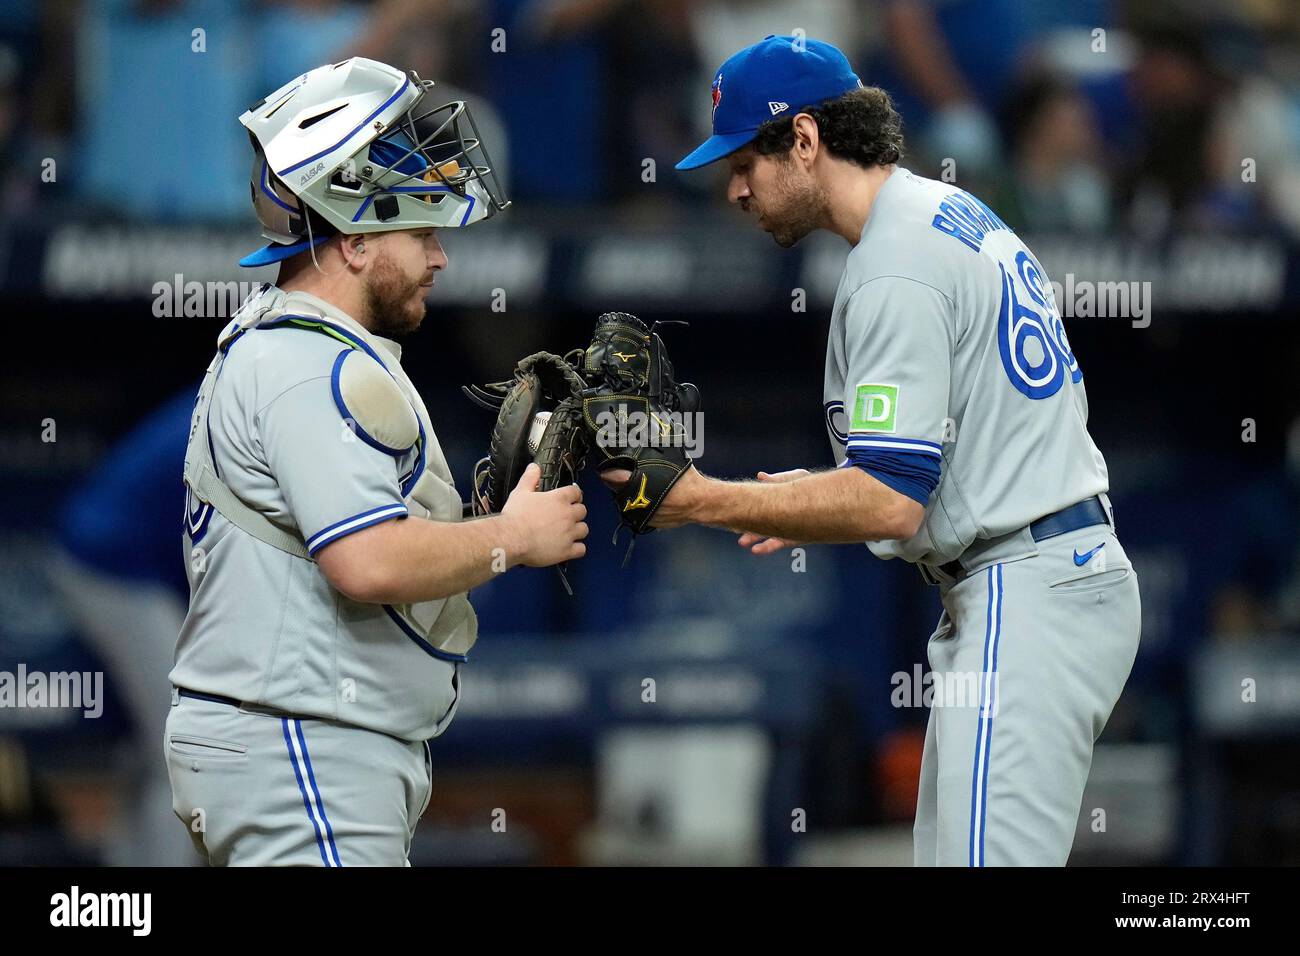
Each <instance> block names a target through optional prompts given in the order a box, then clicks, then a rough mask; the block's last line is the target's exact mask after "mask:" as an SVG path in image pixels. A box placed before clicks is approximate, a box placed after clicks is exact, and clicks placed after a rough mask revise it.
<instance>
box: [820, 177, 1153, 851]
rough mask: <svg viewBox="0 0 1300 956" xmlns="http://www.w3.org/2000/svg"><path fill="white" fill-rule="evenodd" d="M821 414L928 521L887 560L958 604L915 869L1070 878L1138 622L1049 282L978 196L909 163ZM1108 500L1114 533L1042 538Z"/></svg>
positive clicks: (845, 313)
mask: <svg viewBox="0 0 1300 956" xmlns="http://www.w3.org/2000/svg"><path fill="white" fill-rule="evenodd" d="M823 402H824V404H825V410H826V421H827V426H828V428H829V431H830V436H831V441H832V447H833V449H834V451H835V453H836V457H837V459H841V460H842V461H841V463H842V465H845V466H849V465H852V466H859V467H862V468H863V469H864V470H866V471H868V472H869V473H871V474H873V475H875V476H876V477H878V478H879V479H880V480H881V481H883V482H885V483H886V484H888V485H890V486H891V487H893V488H895V489H896V490H898V491H900V492H902V493H905V494H908V495H910V496H911V497H913V498H914V499H915V500H917V501H920V502H922V503H923V504H924V505H925V517H924V520H923V522H922V524H921V527H920V529H919V530H918V531H917V533H916V534H915V535H913V536H912V537H911V538H908V539H906V540H902V541H881V542H872V543H871V545H870V547H871V549H872V551H873V552H875V553H876V554H877V555H879V556H881V557H887V558H888V557H901V558H904V559H905V560H908V561H913V562H916V563H919V564H921V565H925V566H927V567H928V569H929V573H930V575H931V579H933V580H936V581H937V583H939V585H940V595H941V598H942V601H943V607H944V612H943V616H942V618H941V619H940V622H939V626H938V628H937V629H936V630H935V632H934V634H933V636H932V637H931V639H930V642H929V646H928V656H929V660H930V667H931V669H930V672H929V673H928V674H927V675H926V679H927V680H929V681H930V682H931V690H932V691H933V700H932V703H931V704H930V705H929V706H930V714H929V723H928V728H927V733H926V741H925V751H924V755H923V758H922V769H921V782H920V790H919V795H918V801H917V812H916V822H915V827H914V834H915V859H916V862H917V864H918V865H931V866H933V865H965V866H984V865H986V864H993V865H1040V866H1043V865H1053V866H1056V865H1062V864H1064V863H1065V861H1066V859H1067V858H1068V856H1069V852H1070V847H1071V844H1072V841H1073V837H1074V833H1075V825H1076V821H1077V820H1078V816H1079V810H1080V803H1081V800H1082V798H1083V789H1084V785H1085V784H1086V782H1087V779H1088V771H1089V768H1090V766H1091V760H1092V748H1093V744H1094V742H1095V741H1096V738H1097V736H1098V735H1099V734H1100V733H1101V731H1102V728H1103V727H1104V726H1105V724H1106V720H1107V719H1108V718H1109V716H1110V713H1111V710H1112V709H1113V708H1114V706H1115V703H1116V701H1117V700H1118V699H1119V695H1120V693H1121V691H1122V690H1123V687H1124V683H1125V681H1126V680H1127V679H1128V674H1129V671H1130V669H1131V668H1132V665H1133V659H1134V656H1135V654H1136V653H1137V646H1138V638H1139V632H1140V622H1141V606H1140V601H1139V596H1138V584H1137V576H1136V574H1135V573H1134V571H1133V568H1132V565H1131V564H1130V563H1129V560H1128V557H1127V555H1126V554H1125V553H1124V550H1123V548H1122V547H1121V545H1120V543H1119V540H1118V539H1117V538H1116V537H1115V534H1114V526H1113V520H1112V519H1111V517H1110V513H1109V507H1108V504H1109V502H1108V500H1106V499H1105V492H1106V491H1107V489H1108V482H1107V474H1106V465H1105V462H1104V461H1103V460H1102V457H1101V454H1100V452H1098V450H1097V448H1096V446H1095V445H1094V444H1093V442H1092V439H1091V438H1090V437H1089V435H1088V430H1087V417H1088V405H1087V398H1086V396H1085V394H1084V388H1083V375H1082V373H1081V372H1080V370H1079V365H1078V362H1076V361H1075V358H1074V355H1073V353H1072V352H1071V350H1070V345H1069V342H1068V340H1067V339H1066V336H1065V329H1064V327H1063V326H1062V324H1061V319H1060V315H1059V313H1058V311H1057V308H1056V304H1055V300H1054V297H1053V295H1052V289H1051V286H1050V284H1049V282H1048V279H1047V276H1046V275H1045V274H1044V272H1043V269H1042V267H1041V266H1040V265H1039V263H1038V262H1037V260H1036V259H1035V258H1034V256H1033V254H1032V253H1031V252H1030V251H1029V249H1027V248H1026V247H1025V245H1024V243H1022V242H1021V241H1020V240H1019V239H1018V238H1017V237H1016V235H1015V234H1014V233H1013V232H1011V230H1010V229H1008V228H1007V226H1006V224H1005V223H1003V222H1002V221H1001V220H1000V219H999V218H998V217H997V215H996V214H994V213H993V212H992V211H991V210H990V209H989V208H988V207H987V206H985V205H984V204H983V203H982V202H980V201H979V200H978V199H976V198H975V197H973V196H971V195H970V194H969V193H966V192H964V191H962V190H960V189H958V188H956V187H955V186H952V185H948V184H945V183H941V182H935V181H933V180H928V179H923V178H921V177H919V176H915V175H913V174H912V173H910V172H908V171H907V170H905V169H896V170H895V171H894V172H893V174H892V175H890V176H889V178H888V179H886V180H885V182H884V184H883V185H882V187H881V189H880V191H879V193H878V194H877V197H876V201H875V204H874V206H873V208H872V210H871V214H870V217H869V218H868V220H867V223H866V225H865V227H864V228H863V231H862V237H861V240H860V241H859V242H858V244H857V245H856V246H855V247H854V249H853V251H852V252H850V253H849V257H848V264H847V266H846V268H845V270H844V276H843V278H842V280H841V282H840V287H839V290H838V292H837V294H836V298H835V309H834V314H833V316H832V321H831V330H830V339H829V342H828V346H827V351H826V380H825V392H824V396H823ZM1094 496H1101V497H1102V498H1103V503H1104V505H1105V506H1106V507H1104V508H1103V509H1102V511H1103V513H1104V514H1105V523H1104V524H1093V525H1087V526H1084V527H1076V528H1075V529H1074V530H1072V531H1069V532H1067V533H1062V534H1060V535H1058V536H1056V537H1046V538H1040V539H1035V538H1034V536H1033V534H1032V533H1031V531H1030V530H1029V527H1028V526H1029V525H1030V524H1031V523H1032V522H1034V521H1036V520H1037V519H1039V518H1043V517H1045V516H1047V515H1049V514H1052V513H1054V512H1057V511H1060V510H1062V509H1064V508H1067V507H1069V506H1071V505H1074V504H1077V503H1079V502H1083V501H1085V500H1086V499H1090V498H1093V497H1094ZM958 558H960V565H961V570H960V572H954V571H953V566H952V565H950V564H949V562H950V561H953V560H954V559H958ZM945 566H946V568H947V570H945Z"/></svg>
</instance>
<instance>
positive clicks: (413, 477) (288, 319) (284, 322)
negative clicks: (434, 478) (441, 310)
mask: <svg viewBox="0 0 1300 956" xmlns="http://www.w3.org/2000/svg"><path fill="white" fill-rule="evenodd" d="M295 320H297V321H302V322H311V323H313V324H315V325H322V326H324V327H325V328H327V329H329V330H330V331H332V332H337V333H338V335H339V336H340V337H341V338H343V339H344V340H345V341H347V342H351V343H352V345H353V346H354V347H356V348H359V349H361V351H363V352H365V353H366V354H367V355H369V356H370V357H371V358H372V359H374V360H375V361H376V362H378V363H379V365H380V367H381V368H382V369H383V370H384V371H385V372H388V374H389V376H390V377H391V378H392V379H393V381H394V382H396V381H397V376H395V375H393V373H392V372H391V371H389V368H388V366H387V365H386V364H384V360H383V359H381V358H380V357H379V354H378V353H377V352H376V351H375V350H374V349H372V348H371V347H370V346H369V345H367V344H366V343H365V342H363V341H362V340H361V339H359V338H358V337H357V336H356V335H355V334H354V333H352V332H350V331H349V330H347V329H345V328H343V327H342V326H339V325H335V324H334V323H333V322H327V321H325V320H324V319H323V318H321V317H320V316H318V315H299V314H297V313H285V314H284V315H282V316H280V317H279V318H277V319H275V320H274V321H271V322H267V323H265V324H264V325H261V326H258V328H263V329H278V328H291V329H292V328H301V327H302V326H299V325H296V324H294V323H295ZM308 331H313V330H310V329H309V330H308ZM335 361H336V363H337V359H336V360H335ZM344 417H345V418H346V417H347V416H346V415H345V416H344ZM415 421H416V424H417V425H419V428H420V439H419V442H418V444H419V446H420V451H419V454H418V456H417V457H416V460H415V469H414V470H413V471H412V472H411V474H410V477H409V478H408V479H407V480H406V481H405V482H403V483H402V485H401V492H402V497H403V498H405V497H406V496H407V495H409V494H410V493H411V491H412V490H413V489H414V488H415V485H416V483H417V482H418V481H419V480H420V475H421V474H423V473H424V466H425V461H426V455H425V449H426V448H427V446H428V441H427V440H426V436H425V432H424V422H422V421H420V416H419V415H418V414H417V415H416V416H415ZM381 450H382V449H381Z"/></svg>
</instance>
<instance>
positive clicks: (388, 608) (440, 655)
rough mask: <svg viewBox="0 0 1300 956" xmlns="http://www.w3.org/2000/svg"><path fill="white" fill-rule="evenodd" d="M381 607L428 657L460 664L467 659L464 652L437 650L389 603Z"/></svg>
mask: <svg viewBox="0 0 1300 956" xmlns="http://www.w3.org/2000/svg"><path fill="white" fill-rule="evenodd" d="M382 607H383V609H384V611H385V612H386V613H387V614H388V616H389V617H390V618H392V619H393V623H394V624H396V625H397V626H398V627H399V628H401V629H402V633H403V634H405V635H406V636H407V637H409V638H410V639H411V640H412V641H414V642H415V644H416V646H417V647H419V648H420V650H422V651H424V653H426V654H428V655H429V656H430V657H436V658H437V659H438V660H440V661H454V662H457V663H461V664H464V663H465V662H466V661H468V660H469V657H468V656H466V655H465V654H449V653H447V652H446V651H440V650H438V648H436V647H434V646H433V645H432V644H430V643H429V642H428V641H426V640H425V639H424V638H422V637H421V636H420V635H419V634H417V633H416V632H415V628H413V627H411V625H410V624H408V623H407V622H406V619H405V618H403V617H402V615H400V614H398V613H397V611H396V610H395V609H394V608H393V606H392V605H391V604H384V605H382Z"/></svg>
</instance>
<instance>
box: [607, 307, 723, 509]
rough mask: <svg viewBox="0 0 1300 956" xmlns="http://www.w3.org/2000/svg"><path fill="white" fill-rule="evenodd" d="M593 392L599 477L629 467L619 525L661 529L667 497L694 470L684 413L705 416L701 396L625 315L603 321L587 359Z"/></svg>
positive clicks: (651, 334) (617, 499)
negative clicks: (659, 514) (657, 520)
mask: <svg viewBox="0 0 1300 956" xmlns="http://www.w3.org/2000/svg"><path fill="white" fill-rule="evenodd" d="M582 375H583V377H584V378H585V379H586V380H587V382H588V385H589V387H588V389H587V390H586V391H585V392H584V393H583V396H582V413H583V423H584V424H585V425H586V428H587V432H588V443H589V447H590V448H591V449H592V454H593V464H594V466H595V468H596V470H597V471H604V470H606V469H609V468H625V469H627V470H628V471H630V472H631V473H632V477H631V479H630V480H629V481H628V482H627V484H625V485H623V486H622V487H621V488H620V489H618V490H617V491H614V492H613V496H614V504H615V507H616V508H617V509H618V517H619V521H620V522H621V523H622V524H623V525H624V526H626V527H628V528H631V529H632V531H633V532H634V533H635V534H646V533H648V532H650V531H653V530H654V529H653V528H651V527H650V520H651V519H652V518H653V517H654V514H655V512H656V511H658V510H659V506H660V505H661V504H662V503H663V500H664V497H665V496H666V495H667V494H668V492H669V491H671V490H672V487H673V485H675V484H676V483H677V480H678V479H679V478H680V477H681V476H682V474H683V473H684V472H685V471H686V470H687V469H688V468H690V467H691V460H690V458H689V457H688V456H687V454H686V448H687V441H686V439H687V438H688V435H687V432H686V430H685V428H684V427H683V423H684V421H685V419H684V417H683V416H684V415H689V414H691V413H694V412H696V411H698V410H699V406H700V393H699V390H698V389H697V388H696V387H695V386H694V385H692V384H690V383H689V382H685V383H681V384H678V382H677V381H676V380H675V378H674V375H673V366H672V363H671V362H670V361H669V359H668V353H667V351H666V350H665V348H664V343H663V340H662V339H661V338H660V337H659V335H658V334H656V332H655V331H654V330H653V329H647V328H646V327H645V323H643V322H642V321H641V320H640V319H638V318H637V317H636V316H634V315H629V314H628V313H626V312H606V313H605V314H604V315H602V316H600V318H598V319H597V320H596V331H595V333H594V334H593V335H592V339H591V345H589V346H588V347H587V350H586V352H585V353H584V354H583V357H582Z"/></svg>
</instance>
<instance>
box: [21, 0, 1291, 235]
mask: <svg viewBox="0 0 1300 956" xmlns="http://www.w3.org/2000/svg"><path fill="white" fill-rule="evenodd" d="M6 6H7V13H6V17H5V19H4V22H3V23H0V189H2V190H3V196H4V200H5V202H4V206H3V208H4V209H5V211H6V215H8V216H9V217H13V218H23V217H25V216H29V215H31V214H32V213H33V212H34V211H35V210H36V209H38V208H39V207H41V206H42V204H54V205H57V204H58V203H60V202H61V203H63V204H65V205H66V206H67V207H68V208H75V209H76V210H77V211H78V212H96V211H97V212H99V213H101V214H104V215H112V216H114V217H128V218H133V217H134V218H141V219H146V220H154V221H159V220H161V221H167V222H175V221H182V222H184V221H244V220H246V219H247V210H246V208H245V205H246V188H247V187H246V185H245V183H246V176H247V165H248V162H249V159H248V156H249V152H248V146H247V142H246V141H245V138H244V136H243V132H242V130H241V129H240V128H239V126H238V123H237V122H236V117H237V116H238V114H239V113H240V112H242V111H243V109H244V108H245V107H246V106H247V105H248V104H250V103H252V102H254V101H255V100H257V99H258V98H259V97H261V96H263V95H265V94H266V93H268V92H269V91H271V90H272V89H274V88H276V87H277V86H279V85H281V84H282V83H284V82H286V81H287V80H289V79H290V78H292V77H293V76H295V75H297V74H298V73H300V72H303V71H305V70H306V69H308V68H310V67H312V66H315V65H319V64H320V63H324V62H330V61H335V60H338V59H341V58H343V57H346V56H350V55H367V56H372V57H376V58H379V59H386V60H389V61H391V62H394V63H399V64H401V65H403V66H406V67H408V68H413V69H415V70H417V71H418V72H419V73H420V75H421V76H422V77H425V78H433V79H436V80H438V81H439V84H440V86H442V87H443V88H444V93H445V95H447V96H449V97H454V98H467V99H469V100H470V101H471V103H472V104H474V109H475V113H476V115H480V116H484V117H486V121H485V122H484V121H481V123H480V125H481V126H484V125H485V126H486V129H485V130H484V134H485V138H488V139H490V140H491V142H489V146H490V147H491V148H492V151H493V153H494V154H495V155H496V157H497V159H498V161H499V162H500V163H501V164H502V165H505V166H508V167H509V170H510V180H511V186H512V192H513V195H514V196H515V197H516V198H517V199H519V200H523V201H525V202H526V203H527V204H528V208H537V207H541V208H546V207H550V206H552V205H568V204H605V205H611V206H613V207H615V208H614V212H615V213H623V214H626V215H632V216H639V217H645V218H651V219H658V220H661V221H663V220H667V219H670V218H671V217H673V216H674V210H675V209H677V208H679V205H680V204H682V203H691V204H698V203H701V202H718V201H720V200H719V198H718V191H717V189H716V188H714V186H715V184H714V183H712V182H711V181H709V179H708V177H686V176H681V175H679V174H677V173H676V172H675V171H674V170H673V169H672V164H673V162H674V161H675V160H676V159H678V158H679V157H680V156H682V155H684V154H685V152H687V151H688V150H689V148H690V147H691V146H693V145H694V144H695V143H696V142H698V140H699V138H700V135H701V134H702V132H703V131H704V129H705V128H706V127H707V124H708V122H709V109H708V105H709V89H710V85H711V80H712V71H714V70H716V68H717V65H718V64H719V63H721V62H722V61H723V60H724V59H725V58H726V57H727V56H729V55H730V54H731V53H733V52H735V51H736V50H737V49H739V48H741V47H743V46H745V45H747V44H749V43H751V42H753V41H754V40H757V39H759V38H761V37H762V36H764V35H766V34H769V33H782V34H785V33H792V34H795V35H796V36H797V35H799V31H802V32H803V34H804V35H807V36H811V37H817V38H822V39H827V40H830V41H832V42H834V43H836V44H837V45H839V46H841V47H842V48H843V49H845V50H846V52H848V53H849V55H850V58H851V59H852V61H853V62H854V63H855V64H856V65H857V66H858V68H859V73H860V75H861V76H862V77H863V79H864V81H865V82H867V83H870V84H875V85H880V86H883V87H885V88H886V89H887V90H889V91H890V93H891V94H892V95H893V96H894V98H895V100H896V102H897V104H898V106H899V108H900V110H901V112H902V114H903V117H904V122H905V130H906V133H907V136H908V151H907V157H906V159H905V163H906V164H907V165H908V166H909V167H910V168H913V169H914V170H916V171H918V172H922V173H924V174H927V175H931V176H943V177H946V178H948V179H951V180H952V181H955V182H958V183H959V184H960V185H962V186H964V187H966V188H970V189H972V190H973V191H976V192H977V193H979V194H982V195H983V196H985V197H986V198H987V199H988V200H989V201H991V202H992V203H993V204H994V206H995V207H996V208H998V209H999V210H1000V211H1002V212H1003V216H1004V218H1006V219H1007V220H1008V221H1009V222H1010V223H1011V224H1012V226H1013V227H1016V228H1020V229H1023V230H1026V231H1030V232H1033V231H1048V230H1054V231H1066V232H1078V233H1096V232H1098V231H1101V230H1119V231H1123V232H1125V233H1130V234H1135V235H1137V236H1139V237H1143V238H1146V237H1159V236H1161V235H1168V234H1171V233H1174V232H1186V231H1194V232H1204V231H1215V232H1224V231H1227V232H1241V231H1248V232H1260V231H1275V232H1281V233H1283V234H1289V235H1292V236H1294V235H1296V234H1297V233H1300V52H1298V51H1300V5H1297V4H1296V3H1294V2H1292V0H1141V2H1138V0H370V2H363V0H11V2H10V3H8V4H6ZM50 158H53V159H54V160H55V163H56V169H57V182H59V183H61V184H62V187H61V188H59V189H43V188H42V187H43V186H45V185H48V183H46V182H44V181H43V180H42V178H41V177H40V176H39V175H37V173H38V172H40V171H41V170H42V169H43V168H44V167H43V166H42V163H43V162H44V161H46V160H47V159H50ZM646 160H653V161H654V163H653V166H649V165H648V164H647V163H646ZM647 169H649V170H650V171H649V172H647ZM47 178H48V177H47ZM651 183H653V186H654V188H650V184H651ZM520 208H523V203H521V207H520Z"/></svg>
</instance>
